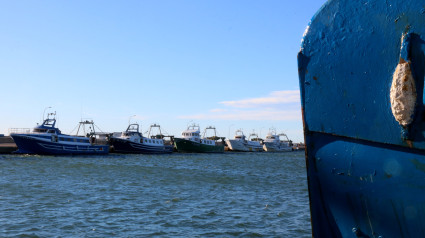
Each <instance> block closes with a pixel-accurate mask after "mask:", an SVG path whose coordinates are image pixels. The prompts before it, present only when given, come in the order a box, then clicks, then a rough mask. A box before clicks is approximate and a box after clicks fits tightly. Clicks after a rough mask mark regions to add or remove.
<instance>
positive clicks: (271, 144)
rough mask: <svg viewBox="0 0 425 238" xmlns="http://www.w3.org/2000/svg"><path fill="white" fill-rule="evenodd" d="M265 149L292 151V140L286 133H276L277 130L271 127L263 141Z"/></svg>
mask: <svg viewBox="0 0 425 238" xmlns="http://www.w3.org/2000/svg"><path fill="white" fill-rule="evenodd" d="M281 138H284V139H281ZM263 149H264V151H267V152H285V151H292V150H293V148H292V141H291V140H289V138H288V136H286V134H285V133H280V134H276V131H275V130H274V129H271V130H270V131H269V133H268V134H267V136H266V139H265V140H264V141H263Z"/></svg>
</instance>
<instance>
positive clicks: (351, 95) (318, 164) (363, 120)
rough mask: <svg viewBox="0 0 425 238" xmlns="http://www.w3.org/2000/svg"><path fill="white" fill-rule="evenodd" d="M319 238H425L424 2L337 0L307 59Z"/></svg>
mask: <svg viewBox="0 0 425 238" xmlns="http://www.w3.org/2000/svg"><path fill="white" fill-rule="evenodd" d="M298 72H299V79H300V89H301V103H302V111H303V122H304V135H305V146H306V160H307V175H308V187H309V196H310V208H311V221H312V228H313V236H314V237H326V238H328V237H371V238H372V237H376V238H377V237H382V238H384V237H385V238H387V237H425V229H424V225H425V199H424V197H425V179H424V178H425V119H424V118H425V117H424V115H425V107H424V78H425V77H424V76H425V3H424V1H423V0H421V1H419V0H410V1H404V0H386V1H383V0H361V1H352V0H330V1H328V2H327V3H326V4H325V5H324V6H323V7H322V8H321V9H320V11H319V12H318V13H316V15H315V16H314V17H313V18H312V20H311V23H310V24H309V26H308V27H307V29H306V31H305V34H304V38H303V41H302V46H301V51H300V53H299V54H298Z"/></svg>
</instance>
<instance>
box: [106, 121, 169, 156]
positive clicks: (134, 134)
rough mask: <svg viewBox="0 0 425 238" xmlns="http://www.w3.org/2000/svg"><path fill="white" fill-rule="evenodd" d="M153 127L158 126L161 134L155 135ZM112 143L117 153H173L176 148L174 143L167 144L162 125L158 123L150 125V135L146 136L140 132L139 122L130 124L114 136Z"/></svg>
mask: <svg viewBox="0 0 425 238" xmlns="http://www.w3.org/2000/svg"><path fill="white" fill-rule="evenodd" d="M153 128H158V129H159V134H157V135H153V134H152V129H153ZM110 143H111V145H112V146H113V149H114V152H116V153H128V154H167V153H172V152H173V149H174V147H173V145H172V144H169V145H167V144H166V142H165V140H164V136H163V135H162V133H161V129H160V126H159V125H157V124H153V125H151V126H150V128H149V134H148V137H144V136H143V135H142V133H140V132H139V124H137V123H134V124H130V125H129V126H128V127H127V130H125V131H124V132H122V133H119V134H118V135H114V136H112V137H111V138H110Z"/></svg>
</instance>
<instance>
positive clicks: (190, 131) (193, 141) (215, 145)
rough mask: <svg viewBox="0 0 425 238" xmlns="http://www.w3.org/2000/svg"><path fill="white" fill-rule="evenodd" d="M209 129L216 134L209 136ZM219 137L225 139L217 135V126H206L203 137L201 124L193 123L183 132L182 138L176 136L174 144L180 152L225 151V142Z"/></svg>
mask: <svg viewBox="0 0 425 238" xmlns="http://www.w3.org/2000/svg"><path fill="white" fill-rule="evenodd" d="M208 131H213V132H214V136H211V137H207V132H208ZM219 139H221V140H222V141H223V138H221V137H217V134H216V129H215V127H213V126H209V127H207V128H205V131H204V133H203V136H202V138H201V136H200V128H199V125H196V124H192V125H190V126H188V127H187V129H186V130H185V131H183V132H182V138H174V145H175V147H176V149H177V151H178V152H186V153H190V152H196V153H223V152H224V143H223V142H218V141H217V140H219Z"/></svg>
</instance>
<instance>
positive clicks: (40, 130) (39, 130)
mask: <svg viewBox="0 0 425 238" xmlns="http://www.w3.org/2000/svg"><path fill="white" fill-rule="evenodd" d="M46 131H47V129H34V132H40V133H42V132H46Z"/></svg>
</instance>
